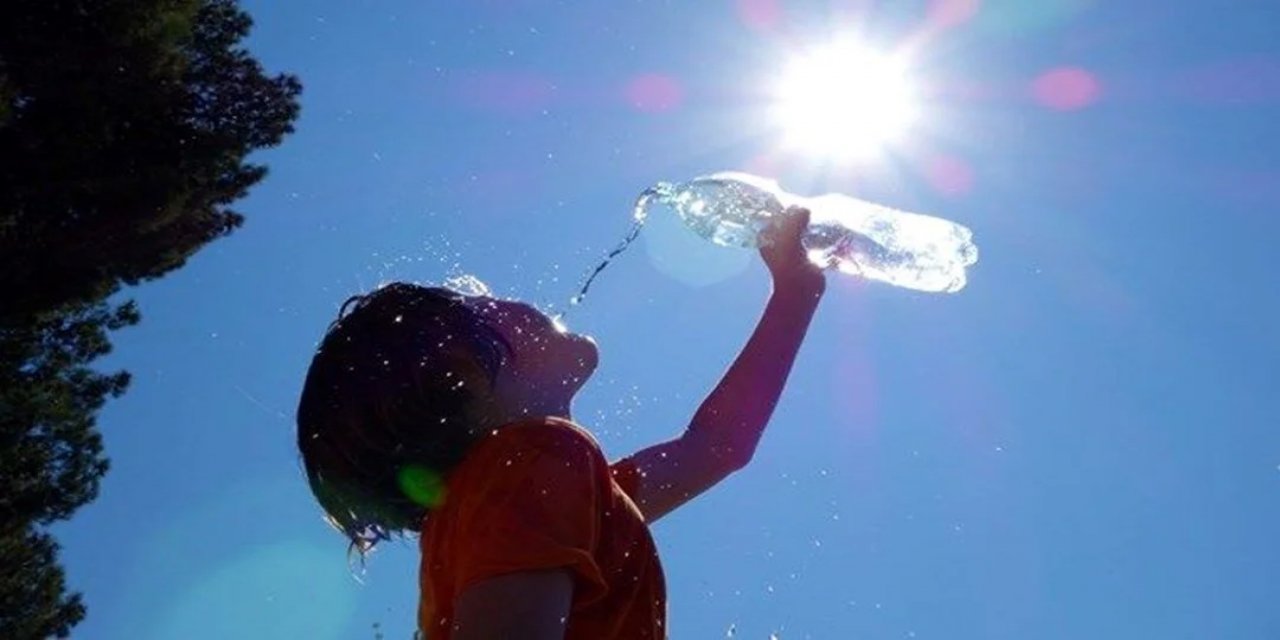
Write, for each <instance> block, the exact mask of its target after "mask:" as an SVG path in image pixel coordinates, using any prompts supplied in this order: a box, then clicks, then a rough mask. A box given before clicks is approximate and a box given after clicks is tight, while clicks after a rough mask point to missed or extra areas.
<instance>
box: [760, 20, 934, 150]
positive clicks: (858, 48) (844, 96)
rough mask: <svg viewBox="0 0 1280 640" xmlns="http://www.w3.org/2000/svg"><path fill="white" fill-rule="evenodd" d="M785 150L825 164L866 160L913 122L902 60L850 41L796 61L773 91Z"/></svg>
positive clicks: (912, 102)
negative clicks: (827, 161) (826, 161)
mask: <svg viewBox="0 0 1280 640" xmlns="http://www.w3.org/2000/svg"><path fill="white" fill-rule="evenodd" d="M775 91H776V94H775V103H774V108H773V109H774V115H775V117H776V119H777V123H778V125H779V126H780V127H781V129H782V131H783V136H784V144H785V145H786V146H788V147H791V148H794V149H796V150H798V151H800V152H802V153H806V154H814V155H820V156H823V157H826V158H828V159H835V160H841V159H867V158H870V157H875V156H877V155H878V154H879V153H880V152H882V151H883V150H884V149H885V147H887V146H888V145H890V144H892V143H894V142H896V141H898V140H899V139H901V137H902V135H903V134H905V133H906V132H907V131H908V130H909V129H910V127H911V125H912V124H914V123H915V121H916V116H917V113H916V111H917V110H916V104H915V96H914V95H913V94H914V92H913V90H912V87H911V84H910V82H909V79H908V77H907V73H906V68H905V64H904V63H903V61H902V60H900V59H898V58H896V57H894V56H889V55H884V54H881V53H878V52H876V51H873V50H871V49H869V48H867V47H864V46H862V45H861V44H859V43H857V42H853V41H848V40H846V41H840V42H836V43H833V44H830V45H827V46H826V47H823V48H820V49H816V50H813V51H809V52H807V53H805V54H803V55H800V56H797V57H796V58H794V59H793V60H791V62H790V64H788V65H787V67H786V71H785V73H784V74H783V76H782V78H781V80H780V81H779V82H778V84H777V86H776V88H775Z"/></svg>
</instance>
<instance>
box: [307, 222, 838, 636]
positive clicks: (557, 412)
mask: <svg viewBox="0 0 1280 640" xmlns="http://www.w3.org/2000/svg"><path fill="white" fill-rule="evenodd" d="M808 218H809V214H808V211H805V210H803V209H793V210H791V211H790V212H789V215H788V216H787V217H786V218H785V219H784V220H783V221H782V222H781V223H780V224H779V225H778V226H776V227H775V228H773V229H772V230H771V231H770V232H769V235H770V237H769V239H768V241H767V242H765V243H763V247H762V248H761V249H760V253H761V255H762V257H763V258H764V261H765V263H766V265H768V268H769V272H770V274H771V275H772V278H773V291H772V293H771V294H770V297H769V301H768V303H767V305H766V306H765V310H764V314H763V316H762V317H761V318H760V321H759V323H758V325H757V326H756V328H755V331H754V332H753V333H752V335H751V337H750V339H749V340H748V341H747V344H746V346H745V347H743V349H742V352H741V353H740V354H739V355H738V357H737V358H736V359H735V360H734V362H733V364H732V365H731V366H730V368H729V370H728V371H727V372H726V373H725V375H724V377H723V378H722V379H721V380H720V382H719V384H717V385H716V387H715V389H714V390H712V392H711V393H710V394H709V395H708V396H707V398H706V399H705V400H704V401H703V403H702V405H701V406H700V407H699V408H698V410H697V412H696V413H695V414H694V415H693V418H692V419H691V420H690V422H689V425H688V427H687V428H686V429H685V431H684V433H683V434H681V435H680V436H678V437H676V438H675V439H673V440H669V441H667V442H662V443H659V444H656V445H653V446H651V447H648V448H646V449H642V450H640V451H638V452H636V453H634V454H632V455H631V456H629V457H627V458H624V459H623V460H621V461H619V462H615V463H613V464H609V463H608V462H607V461H606V459H605V457H604V455H603V454H602V453H601V450H600V447H599V445H598V444H597V443H596V441H595V439H594V438H592V436H591V435H590V433H588V432H587V431H586V430H584V429H583V428H582V427H581V426H579V425H577V424H575V423H574V422H573V421H572V417H571V414H570V405H571V403H572V400H573V397H574V395H575V394H576V393H577V391H578V389H580V388H581V387H582V385H583V384H584V383H585V382H586V381H587V379H588V378H589V377H590V376H591V373H592V372H593V371H594V370H595V367H596V362H597V357H598V354H597V351H596V346H595V344H594V343H593V342H592V341H591V340H590V339H589V338H585V337H583V336H579V335H575V334H572V333H567V332H561V331H559V330H557V328H556V327H555V325H554V323H553V322H552V320H551V319H550V318H548V317H547V316H545V315H543V314H542V313H540V312H538V311H537V310H536V309H534V308H533V307H531V306H529V305H526V304H522V303H519V302H513V301H507V300H498V299H493V298H489V297H486V296H466V295H462V294H459V293H456V292H453V291H450V290H447V289H436V288H427V287H421V286H417V285H411V284H404V283H395V284H390V285H386V286H383V287H381V288H380V289H378V290H377V291H374V292H373V293H370V294H367V295H363V296H357V297H355V298H352V299H351V300H348V301H347V303H346V304H344V305H343V308H342V312H341V313H340V314H339V316H340V317H339V319H338V320H337V321H336V322H335V323H334V324H333V325H332V326H331V327H330V328H329V331H328V333H327V334H326V335H325V337H324V340H323V341H322V343H321V345H320V348H319V349H318V350H317V352H316V355H315V357H314V359H313V360H312V363H311V367H310V370H309V371H308V372H307V379H306V382H305V384H304V387H303V391H302V398H301V401H300V403H299V406H298V448H299V449H300V450H301V452H302V460H303V464H304V466H305V468H306V473H307V479H308V481H309V482H310V485H311V490H312V492H313V493H314V494H315V496H316V499H317V500H318V501H319V502H320V505H321V506H322V507H323V508H324V510H325V512H326V513H327V514H328V519H329V521H330V523H331V524H333V525H334V526H335V527H336V528H337V529H339V530H340V531H342V532H343V533H344V534H345V535H346V536H347V537H348V538H349V539H350V540H351V544H352V545H353V547H354V548H356V549H358V550H359V551H360V552H361V553H364V552H367V551H369V550H370V549H372V548H373V546H374V545H376V544H377V543H378V542H379V541H381V540H385V539H387V538H388V537H389V536H391V535H393V534H395V533H408V532H417V533H419V534H420V546H421V551H422V561H421V568H420V574H419V575H420V578H419V582H420V587H421V599H420V604H419V611H418V627H419V629H420V630H421V631H422V632H423V633H425V634H426V636H427V637H428V638H431V639H432V640H436V639H453V640H475V639H491V638H527V639H531V640H544V639H551V638H555V639H557V640H559V639H570V640H578V639H582V640H586V639H590V640H604V639H614V638H616V639H624V638H625V639H631V638H637V639H639V638H646V639H657V638H665V637H666V628H665V624H666V591H665V585H664V583H663V574H662V566H661V565H660V563H659V561H658V556H657V551H656V548H655V546H654V543H653V539H652V537H651V536H650V533H649V525H650V524H651V523H653V522H655V521H656V520H658V519H659V518H661V517H662V516H664V515H666V514H667V513H669V512H671V511H672V510H673V509H675V508H677V507H679V506H681V505H683V504H685V503H686V502H688V501H689V500H691V499H693V498H694V497H695V496H697V495H699V494H701V493H702V492H704V491H706V490H707V489H709V488H711V487H712V486H714V485H715V484H716V483H718V482H720V481H721V480H723V479H724V478H725V477H727V476H728V475H729V474H731V473H733V472H734V471H737V470H739V469H741V468H742V467H744V466H745V465H746V464H747V463H748V462H749V461H750V460H751V457H752V455H753V453H754V452H755V449H756V445H757V443H758V442H759V441H760V436H761V434H762V433H763V431H764V427H765V425H766V424H767V423H768V421H769V416H770V415H771V414H772V413H773V408H774V406H775V404H776V403H777V401H778V397H779V395H780V394H781V392H782V388H783V386H784V385H785V383H786V379H787V374H788V372H789V371H790V370H791V365H792V363H793V362H794V360H795V355H796V352H797V350H798V349H799V347H800V343H801V342H802V341H803V339H804V335H805V332H806V331H807V330H808V326H809V321H810V319H811V318H812V316H813V313H814V310H815V309H816V307H817V304H818V301H819V299H820V298H821V297H822V294H823V291H824V288H825V282H824V279H823V275H822V272H821V271H820V270H819V269H818V268H817V267H815V266H813V265H812V264H811V263H810V262H809V261H808V259H807V258H806V256H805V252H804V249H803V247H802V246H801V244H800V234H801V232H802V231H803V230H804V228H805V226H807V224H808Z"/></svg>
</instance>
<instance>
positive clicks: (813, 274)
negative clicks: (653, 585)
mask: <svg viewBox="0 0 1280 640" xmlns="http://www.w3.org/2000/svg"><path fill="white" fill-rule="evenodd" d="M791 214H792V215H790V216H789V217H788V218H787V219H786V220H785V221H784V222H783V223H782V224H781V225H779V227H778V228H776V229H774V230H773V231H772V232H771V236H770V239H771V242H769V243H768V244H767V245H766V246H765V247H763V248H761V250H760V254H761V256H762V257H763V258H764V261H765V263H766V264H767V265H768V267H769V272H770V274H771V275H772V276H773V291H772V293H771V294H770V295H769V301H768V303H767V304H766V305H765V309H764V315H763V316H761V318H760V321H759V323H757V324H756V328H755V331H753V332H752V334H751V337H750V339H748V340H747V344H746V346H744V347H743V348H742V352H741V353H739V354H738V357H737V358H736V359H735V360H734V361H733V364H732V365H730V367H729V370H728V371H727V372H725V374H724V377H723V378H721V379H720V383H719V384H717V385H716V387H715V389H713V390H712V391H711V393H710V394H709V395H708V396H707V397H706V399H705V400H703V402H702V405H701V406H700V407H699V408H698V411H697V412H696V413H695V414H694V416H693V419H692V420H691V421H690V423H689V426H688V427H687V428H686V429H685V431H684V433H683V434H681V435H680V436H679V437H677V438H675V439H674V440H669V441H667V442H663V443H661V444H658V445H654V446H652V447H649V448H647V449H643V450H641V451H639V452H637V453H636V454H634V455H633V456H631V458H630V459H631V461H632V462H633V463H634V464H635V465H636V467H637V468H638V470H639V472H640V479H639V482H638V483H637V488H636V491H635V493H636V495H633V496H632V498H633V499H635V501H636V503H637V505H638V506H639V507H640V510H641V511H642V512H643V513H644V515H645V519H646V520H647V521H649V522H653V521H655V520H657V519H658V518H661V517H662V516H664V515H666V514H667V513H670V512H671V511H672V510H673V509H675V508H676V507H678V506H680V505H682V504H684V503H685V502H688V501H689V500H691V499H692V498H693V497H694V496H697V495H698V494H700V493H702V492H703V491H706V490H707V489H710V488H711V487H712V486H714V485H715V484H716V483H718V482H720V481H721V480H723V479H724V478H725V477H727V476H728V475H729V474H731V473H733V472H734V471H737V470H738V469H741V468H742V467H744V466H746V464H747V463H748V462H749V461H750V460H751V457H752V455H754V453H755V450H756V445H757V444H758V443H759V442H760V436H761V435H762V434H763V433H764V428H765V425H766V424H768V422H769V417H770V416H771V415H772V414H773V408H774V406H775V405H777V403H778V397H779V396H780V395H781V394H782V388H783V386H785V384H786V382H787V375H788V374H789V373H790V371H791V365H792V363H793V362H794V361H795V357H796V352H797V351H798V350H799V349H800V343H801V342H803V341H804V336H805V333H806V332H807V331H808V329H809V321H810V320H811V319H812V318H813V312H814V310H815V309H816V308H817V306H818V301H819V300H820V299H821V298H822V294H823V291H824V290H825V280H824V277H823V275H822V272H821V271H820V270H819V269H818V268H817V267H815V266H813V265H812V264H811V263H810V262H809V261H808V259H807V258H806V257H805V254H804V249H803V247H801V245H800V236H801V234H802V233H803V231H804V228H805V227H806V226H807V225H808V221H809V212H808V211H805V210H800V209H797V210H793V211H792V212H791Z"/></svg>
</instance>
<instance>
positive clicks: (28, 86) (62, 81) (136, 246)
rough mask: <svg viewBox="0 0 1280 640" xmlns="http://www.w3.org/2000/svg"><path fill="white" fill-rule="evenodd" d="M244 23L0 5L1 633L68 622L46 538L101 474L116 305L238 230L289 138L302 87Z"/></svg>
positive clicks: (129, 10)
mask: <svg viewBox="0 0 1280 640" xmlns="http://www.w3.org/2000/svg"><path fill="white" fill-rule="evenodd" d="M251 24H252V23H251V20H250V19H249V17H248V15H246V14H245V13H244V12H243V11H241V10H240V9H239V7H238V6H237V5H236V3H235V2H234V0H7V1H6V2H3V3H0V612H3V613H0V637H4V638H29V637H31V638H34V637H46V636H50V635H66V634H67V633H69V630H70V628H71V626H73V625H74V624H76V623H77V622H78V621H79V620H80V619H81V618H82V617H83V616H84V607H83V606H82V605H81V604H80V600H79V596H78V595H74V594H73V595H70V596H68V595H67V594H66V593H65V583H64V579H63V574H62V570H61V568H60V567H58V565H57V559H56V551H57V545H56V544H55V543H54V541H53V540H52V539H51V538H50V537H49V536H48V535H47V534H46V533H45V532H44V531H43V528H44V527H45V526H47V525H48V524H50V523H52V522H55V521H58V520H62V519H66V518H68V517H70V516H71V514H72V513H73V512H74V511H75V510H76V509H77V508H78V507H80V506H82V505H84V504H85V503H87V502H89V501H91V500H93V498H94V497H95V496H96V494H97V490H98V482H99V480H100V478H101V477H102V475H103V473H105V472H106V470H107V460H106V458H105V456H104V454H103V451H102V440H101V437H100V436H99V434H98V432H97V429H96V426H95V418H96V415H97V412H98V410H99V409H100V408H101V407H102V405H103V403H104V402H105V401H106V400H107V399H108V398H111V397H115V396H118V395H120V394H121V393H123V392H124V390H125V388H126V387H127V385H128V382H129V377H128V374H127V373H124V372H116V373H102V372H98V371H95V370H94V369H92V368H90V364H91V363H92V362H93V361H94V360H95V359H97V358H99V357H100V356H102V355H104V354H106V353H108V352H109V351H110V349H111V343H110V340H109V334H110V332H112V331H114V330H116V329H120V328H123V327H126V326H129V325H132V324H135V323H136V322H138V318H139V316H138V311H137V309H136V308H135V307H134V305H133V304H132V303H131V302H124V303H121V302H119V301H116V300H114V296H115V294H116V293H117V292H119V291H120V290H121V288H122V287H124V286H128V285H133V284H137V283H139V282H142V281H145V280H149V279H154V278H158V277H160V276H163V275H164V274H166V273H168V272H169V271H172V270H173V269H175V268H177V267H180V266H182V264H183V263H184V262H185V261H186V259H187V258H188V257H189V256H191V255H192V254H194V253H195V252H196V251H197V250H199V249H200V248H201V247H202V246H204V245H205V244H207V243H209V242H210V241H212V240H214V239H216V238H219V237H222V236H224V235H226V234H228V233H230V232H231V231H233V230H234V229H235V228H237V227H238V226H239V225H240V224H241V223H242V222H243V217H242V216H241V215H240V214H239V213H237V212H236V211H234V210H233V209H231V208H230V205H231V204H232V203H233V202H235V201H236V200H238V199H239V198H241V197H242V196H244V195H245V194H246V193H247V192H248V189H249V188H250V187H251V186H252V185H254V184H255V183H257V182H258V181H259V180H261V179H262V178H263V176H264V175H265V174H266V169H265V167H263V166H261V165H257V164H253V163H250V162H247V160H246V159H247V157H248V156H249V155H250V154H251V153H252V152H253V151H255V150H257V149H262V148H265V147H270V146H273V145H276V144H278V143H279V142H280V141H281V140H282V138H283V137H284V136H285V135H286V134H288V133H290V132H291V131H292V123H293V121H294V120H295V119H296V117H297V115H298V103H297V96H298V93H299V91H300V85H299V83H298V81H297V79H296V78H294V77H292V76H288V75H277V76H269V75H267V74H265V73H264V71H263V69H262V67H261V66H260V65H259V63H258V62H257V61H256V60H255V59H254V58H253V57H252V56H250V55H249V53H248V52H247V51H245V50H244V49H243V48H242V46H241V40H242V39H243V38H244V37H245V36H246V35H247V34H248V32H249V29H250V26H251Z"/></svg>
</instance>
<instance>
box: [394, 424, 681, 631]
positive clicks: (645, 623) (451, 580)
mask: <svg viewBox="0 0 1280 640" xmlns="http://www.w3.org/2000/svg"><path fill="white" fill-rule="evenodd" d="M637 479H638V474H637V472H636V468H635V466H634V465H632V464H631V463H630V462H628V461H623V462H620V463H618V464H616V465H614V466H613V467H610V466H609V464H608V462H606V461H605V458H604V454H603V453H601V451H600V446H599V445H598V444H596V442H595V440H594V439H593V438H592V437H591V435H590V434H588V433H587V432H586V431H584V430H583V429H581V428H580V427H578V426H577V425H575V424H573V423H571V422H569V421H567V420H560V419H555V418H547V419H538V420H530V421H526V422H520V423H515V424H512V425H508V426H506V427H503V428H501V429H499V430H498V431H497V433H495V434H493V435H491V436H488V437H486V438H485V439H483V440H481V441H480V442H479V443H477V444H476V445H475V448H474V449H472V450H471V451H470V452H468V454H467V457H466V458H465V459H464V460H463V461H462V463H461V464H459V465H458V466H457V467H456V468H455V469H454V470H453V471H452V472H451V473H450V474H449V478H448V480H447V482H446V485H445V491H446V493H445V500H444V503H443V504H442V505H440V506H439V507H436V508H435V509H433V510H432V511H431V513H430V514H429V515H428V516H427V518H426V520H425V522H424V524H423V530H422V538H421V541H420V546H421V549H422V566H421V572H420V574H419V582H420V586H421V588H422V599H421V601H420V603H419V607H418V626H419V628H420V629H421V630H422V631H423V632H424V633H425V634H426V637H427V638H430V640H444V639H447V638H449V637H450V635H451V634H452V630H453V606H454V602H455V601H456V600H457V597H458V594H459V593H461V592H462V590H463V589H465V588H466V587H467V586H468V585H470V584H472V583H475V582H477V581H479V580H483V579H485V578H491V577H494V576H498V575H503V574H507V573H515V572H519V571H537V570H544V569H555V568H564V569H567V570H568V571H570V572H571V573H572V574H573V578H574V589H573V604H572V607H571V609H570V613H569V618H568V620H567V629H566V632H565V638H566V639H567V640H578V639H583V640H585V639H588V638H589V639H591V640H608V639H611V638H616V639H618V640H623V639H632V638H637V639H639V638H644V639H655V640H656V639H659V638H665V637H666V631H665V625H666V586H665V583H664V582H663V575H662V566H661V564H659V562H658V552H657V547H656V546H655V545H654V543H653V538H652V536H650V534H649V528H648V526H647V525H645V522H644V517H643V516H642V515H641V513H640V510H639V509H638V508H637V507H636V505H635V503H634V502H633V501H632V500H631V498H630V497H629V496H628V493H629V492H632V491H634V490H635V483H636V481H637Z"/></svg>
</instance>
